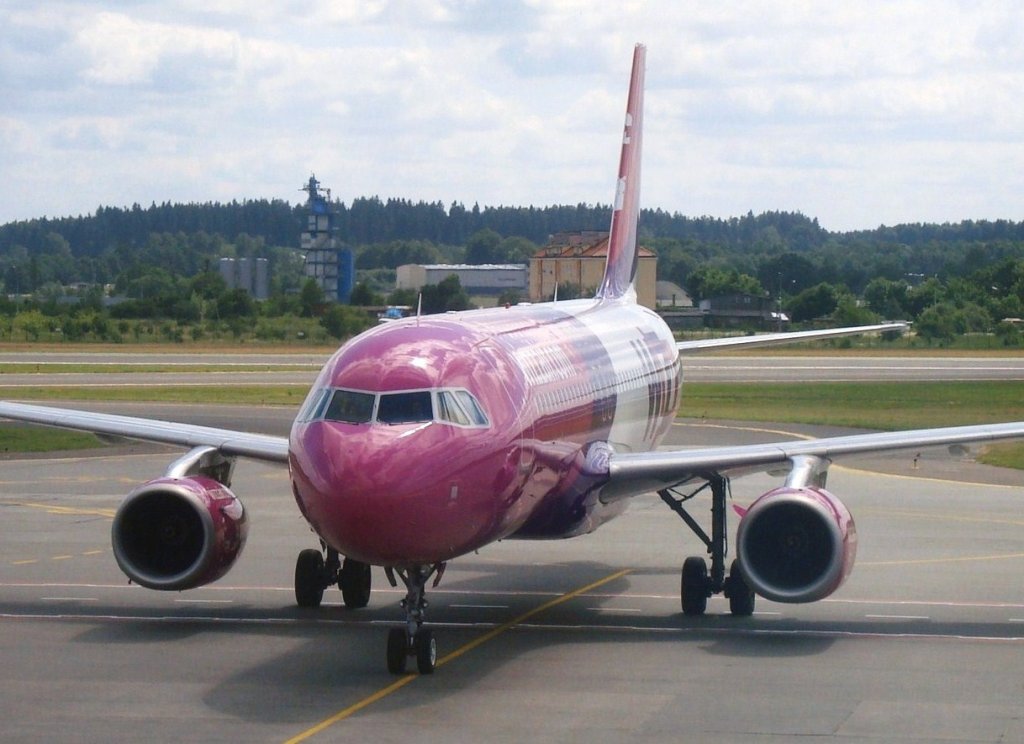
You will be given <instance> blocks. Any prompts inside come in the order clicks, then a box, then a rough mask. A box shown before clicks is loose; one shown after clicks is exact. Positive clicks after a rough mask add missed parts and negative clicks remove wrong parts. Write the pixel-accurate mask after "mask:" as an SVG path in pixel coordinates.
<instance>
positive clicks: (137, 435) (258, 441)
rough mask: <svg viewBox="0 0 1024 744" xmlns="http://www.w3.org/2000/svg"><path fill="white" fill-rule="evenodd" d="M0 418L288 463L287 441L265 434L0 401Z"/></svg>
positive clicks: (225, 454) (230, 455)
mask: <svg viewBox="0 0 1024 744" xmlns="http://www.w3.org/2000/svg"><path fill="white" fill-rule="evenodd" d="M0 418H8V419H14V420H16V421H27V422H30V423H34V424H44V425H46V426H57V427H60V428H63V429H77V430H79V431H89V432H93V433H94V434H107V435H110V436H118V437H128V438H129V439H141V440H144V441H147V442H160V443H162V444H177V445H181V446H183V447H191V448H195V447H203V446H205V447H213V448H215V449H217V450H218V451H220V453H221V454H223V455H224V456H226V457H248V458H252V459H256V460H265V461H268V462H277V463H287V462H288V439H287V438H286V437H274V436H270V435H267V434H253V433H250V432H243V431H233V430H231V429H216V428H214V427H211V426H195V425H193V424H180V423H175V422H173V421H160V420H157V419H147V418H136V417H134V416H117V415H114V414H109V413H92V412H89V411H73V410H68V409H64V408H53V407H51V406H36V405H29V404H25V403H11V402H9V401H0Z"/></svg>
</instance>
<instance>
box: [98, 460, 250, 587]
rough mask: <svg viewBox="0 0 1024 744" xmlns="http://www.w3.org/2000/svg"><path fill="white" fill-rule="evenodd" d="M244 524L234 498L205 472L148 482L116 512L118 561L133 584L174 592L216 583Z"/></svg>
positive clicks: (237, 547)
mask: <svg viewBox="0 0 1024 744" xmlns="http://www.w3.org/2000/svg"><path fill="white" fill-rule="evenodd" d="M248 530H249V527H248V523H247V518H246V514H245V509H244V508H243V507H242V502H241V501H239V500H238V499H237V498H236V497H235V495H234V494H233V493H231V491H229V490H228V488H227V487H226V486H224V485H223V484H221V483H220V482H218V481H216V480H214V479H213V478H210V477H207V476H205V475H191V476H187V477H180V478H174V477H165V478H158V479H156V480H152V481H149V482H148V483H145V484H143V485H141V486H139V487H138V488H136V489H135V490H134V491H132V492H131V493H130V494H128V497H127V498H126V499H125V501H124V503H123V504H121V507H120V508H119V509H118V510H117V514H116V516H115V517H114V524H113V527H112V529H111V533H112V534H111V536H112V541H113V545H114V557H115V558H116V559H117V565H118V566H120V567H121V570H122V571H124V573H125V574H126V575H127V576H128V578H129V579H131V580H132V581H134V582H135V583H137V584H141V585H142V586H144V587H147V588H149V589H162V590H165V591H179V590H182V589H193V588H195V587H197V586H202V585H204V584H209V583H210V582H211V581H216V580H217V579H219V578H220V577H221V576H223V575H224V574H225V573H227V571H228V569H229V568H231V566H232V565H233V564H234V562H235V560H236V559H237V558H238V556H239V554H240V553H241V552H242V547H243V546H244V545H245V538H246V534H247V533H248Z"/></svg>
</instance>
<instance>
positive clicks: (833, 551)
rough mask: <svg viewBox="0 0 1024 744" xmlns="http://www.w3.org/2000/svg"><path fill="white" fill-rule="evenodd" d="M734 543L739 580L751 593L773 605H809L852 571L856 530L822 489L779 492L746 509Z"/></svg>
mask: <svg viewBox="0 0 1024 744" xmlns="http://www.w3.org/2000/svg"><path fill="white" fill-rule="evenodd" d="M736 542H737V545H736V554H737V557H738V559H739V562H740V568H741V570H742V572H743V577H744V578H745V579H746V581H747V584H748V585H749V586H750V587H751V588H752V589H753V590H754V591H755V592H757V593H758V594H760V595H761V596H763V597H766V598H767V599H771V600H774V601H776V602H814V601H817V600H819V599H824V598H825V597H827V596H829V595H830V594H832V592H834V591H835V590H836V589H838V588H839V587H840V586H841V585H842V583H843V582H844V581H845V580H846V577H847V576H849V574H850V571H851V570H853V561H854V558H855V556H856V553H857V530H856V527H855V526H854V523H853V517H851V516H850V512H849V511H848V510H847V509H846V507H845V506H844V505H843V503H842V502H841V501H840V500H839V499H838V498H836V497H835V496H833V495H832V494H831V493H829V492H828V491H826V490H825V489H824V488H819V487H817V486H800V487H791V486H783V487H781V488H776V489H773V490H771V491H769V492H768V493H766V494H764V495H763V496H761V497H760V498H759V499H758V500H757V501H755V502H754V503H753V504H752V505H751V507H750V509H748V510H747V512H746V514H745V515H744V516H743V518H742V519H741V520H740V524H739V529H738V532H737V536H736Z"/></svg>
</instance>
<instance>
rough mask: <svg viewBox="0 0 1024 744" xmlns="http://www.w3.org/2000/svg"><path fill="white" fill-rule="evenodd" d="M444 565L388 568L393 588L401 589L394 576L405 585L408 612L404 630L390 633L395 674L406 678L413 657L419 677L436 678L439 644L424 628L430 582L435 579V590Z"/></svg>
mask: <svg viewBox="0 0 1024 744" xmlns="http://www.w3.org/2000/svg"><path fill="white" fill-rule="evenodd" d="M444 568H445V564H444V563H435V564H434V565H432V566H413V567H411V568H392V567H390V566H389V567H387V568H385V569H384V570H385V573H386V574H387V577H388V581H390V582H391V586H398V582H397V581H396V580H395V576H398V578H400V579H401V580H402V583H403V584H405V590H406V594H405V599H403V600H402V609H404V610H405V627H404V628H392V629H391V631H390V632H389V633H388V671H389V672H391V673H392V674H405V666H406V663H407V661H408V659H409V657H412V658H414V659H416V669H417V671H419V673H420V674H433V673H434V667H435V666H436V665H437V641H436V640H434V634H433V632H432V631H431V630H430V628H424V627H423V622H424V620H425V612H426V608H427V590H426V586H427V581H429V580H430V578H431V577H432V576H433V577H434V584H433V585H434V586H437V585H438V583H439V582H440V581H441V576H442V575H443V574H444Z"/></svg>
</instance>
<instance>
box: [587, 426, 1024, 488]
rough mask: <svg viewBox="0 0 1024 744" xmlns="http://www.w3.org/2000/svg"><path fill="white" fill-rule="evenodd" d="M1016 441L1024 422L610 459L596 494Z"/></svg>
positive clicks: (672, 451) (621, 455) (635, 454)
mask: <svg viewBox="0 0 1024 744" xmlns="http://www.w3.org/2000/svg"><path fill="white" fill-rule="evenodd" d="M1021 437H1024V421H1017V422H1012V423H1006V424H981V425H976V426H951V427H945V428H938V429H916V430H909V431H894V432H882V433H877V434H853V435H849V436H842V437H827V438H824V439H806V440H798V441H785V442H772V443H769V444H749V445H738V446H731V447H702V448H697V449H685V450H661V451H656V452H638V453H623V454H613V455H611V456H610V459H609V463H608V474H609V476H610V479H609V482H608V484H607V485H606V486H605V487H604V489H603V490H602V492H601V493H602V498H603V499H605V500H614V499H617V498H624V497H628V496H636V495H639V494H642V493H648V492H650V491H658V490H661V489H663V488H671V487H672V486H675V485H677V484H679V483H681V482H683V481H686V480H689V479H690V478H693V477H695V476H702V475H703V474H707V473H720V474H722V475H729V474H741V473H744V472H756V471H765V470H772V469H774V468H777V467H785V466H794V465H795V464H796V462H797V461H798V460H799V459H800V458H818V459H820V460H821V461H823V462H824V463H825V465H826V467H827V463H829V462H831V461H832V460H834V459H836V458H838V457H844V456H850V455H860V454H868V453H872V452H885V451H889V450H899V449H915V448H919V447H921V448H923V447H935V446H942V445H946V446H948V445H956V444H972V443H977V442H989V441H995V440H998V439H1016V438H1021Z"/></svg>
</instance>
